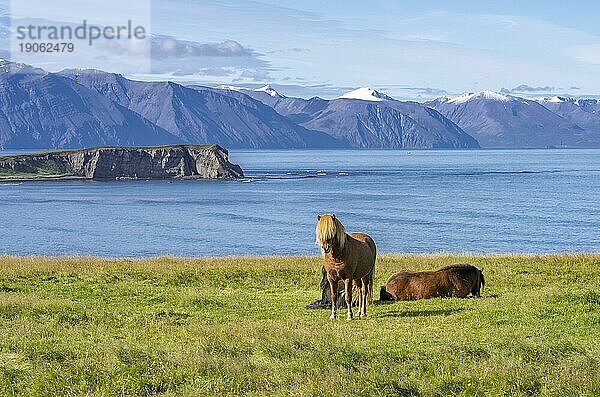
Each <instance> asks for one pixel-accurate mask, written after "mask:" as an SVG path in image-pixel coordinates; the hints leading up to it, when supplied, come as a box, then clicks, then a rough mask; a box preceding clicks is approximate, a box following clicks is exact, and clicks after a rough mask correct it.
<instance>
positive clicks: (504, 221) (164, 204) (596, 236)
mask: <svg viewBox="0 0 600 397" xmlns="http://www.w3.org/2000/svg"><path fill="white" fill-rule="evenodd" d="M230 160H231V161H232V162H233V163H236V164H239V165H240V166H241V167H242V168H243V169H244V171H245V173H246V177H247V178H246V179H245V180H243V181H202V180H194V181H190V180H187V181H177V180H171V181H166V180H165V181H145V180H136V181H110V182H100V181H36V182H17V183H0V255H29V254H35V255H64V254H75V255H100V256H110V257H140V256H156V255H176V256H221V255H318V254H319V250H318V248H317V247H316V246H315V243H314V240H315V237H314V228H315V224H316V217H317V214H323V213H335V214H336V215H337V216H338V218H339V219H340V220H341V221H342V222H343V223H344V225H345V226H346V229H347V231H348V232H353V231H357V232H365V233H368V234H370V235H371V236H372V237H373V238H374V240H375V242H376V243H377V247H378V250H379V252H389V253H425V252H441V251H443V252H474V253H490V252H498V253H504V252H533V253H549V252H572V251H585V252H599V251H600V205H599V202H600V150H433V151H424V150H419V151H406V150H402V151H396V150H331V151H329V150H290V151H286V150H278V151H264V150H263V151H231V152H230Z"/></svg>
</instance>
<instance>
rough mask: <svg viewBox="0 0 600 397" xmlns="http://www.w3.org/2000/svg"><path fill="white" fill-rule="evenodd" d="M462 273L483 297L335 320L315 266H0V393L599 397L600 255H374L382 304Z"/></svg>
mask: <svg viewBox="0 0 600 397" xmlns="http://www.w3.org/2000/svg"><path fill="white" fill-rule="evenodd" d="M463 261H467V262H469V263H472V264H473V265H475V266H477V267H480V268H483V269H484V275H485V277H486V288H485V289H484V290H483V295H482V298H480V299H431V300H423V301H415V302H397V303H392V304H378V302H377V301H375V302H374V304H373V305H371V306H370V307H369V310H370V312H369V315H368V317H367V318H365V319H360V318H357V319H355V320H354V321H352V322H348V321H346V320H345V314H344V313H343V312H342V313H341V316H340V319H338V320H337V321H335V322H333V321H331V320H329V312H328V311H325V310H306V309H305V308H304V307H305V305H306V304H308V303H310V302H312V301H313V300H315V299H317V298H319V297H320V291H318V283H319V281H320V266H321V259H320V258H316V257H315V258H241V259H240V258H216V259H173V258H158V259H148V260H133V261H132V260H105V259H97V258H56V259H52V258H12V257H3V258H0V395H1V396H11V395H23V396H75V395H88V396H100V395H112V396H121V395H124V396H128V395H136V396H138V395H139V396H144V395H164V396H210V395H215V396H240V395H250V396H259V395H282V396H355V395H356V396H371V395H373V396H538V395H539V396H600V255H558V256H476V257H470V256H466V257H465V256H444V255H436V256H382V257H380V258H379V259H378V261H377V268H376V284H375V287H376V291H377V292H378V291H379V288H378V287H379V285H381V284H383V283H384V281H385V279H386V278H387V277H388V276H389V275H390V274H392V273H394V272H396V271H398V270H400V269H405V268H411V269H436V268H439V267H441V266H443V265H447V264H451V263H457V262H463ZM377 298H378V296H376V297H375V299H376V300H377Z"/></svg>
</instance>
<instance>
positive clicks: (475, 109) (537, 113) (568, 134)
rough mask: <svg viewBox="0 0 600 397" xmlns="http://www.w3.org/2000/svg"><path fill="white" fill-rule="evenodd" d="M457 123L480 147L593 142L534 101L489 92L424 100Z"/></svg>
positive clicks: (569, 123) (580, 144) (531, 146)
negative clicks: (429, 100)
mask: <svg viewBox="0 0 600 397" xmlns="http://www.w3.org/2000/svg"><path fill="white" fill-rule="evenodd" d="M426 105H427V106H429V107H431V108H433V109H435V110H437V111H439V112H440V113H442V114H443V115H444V116H446V117H447V118H449V119H450V120H452V121H454V122H455V123H456V124H458V125H459V126H460V127H461V128H462V129H463V130H464V131H466V132H467V133H468V134H470V135H471V136H473V137H474V138H475V139H477V141H478V142H479V144H480V145H481V147H484V148H544V147H548V146H557V147H558V146H570V147H587V146H588V145H593V146H595V145H597V143H595V140H593V139H590V137H589V134H587V133H586V132H585V131H584V128H582V127H581V126H579V125H577V124H575V123H574V122H572V121H570V120H568V119H565V118H563V117H561V116H560V115H558V114H556V113H555V112H553V111H552V110H550V109H548V108H547V107H545V106H543V105H542V104H540V103H539V102H537V101H533V100H529V99H524V98H519V97H515V96H511V95H504V94H500V93H496V92H492V91H482V92H478V93H468V94H463V95H460V96H457V97H453V98H450V97H442V98H438V99H436V100H433V101H431V102H427V103H426Z"/></svg>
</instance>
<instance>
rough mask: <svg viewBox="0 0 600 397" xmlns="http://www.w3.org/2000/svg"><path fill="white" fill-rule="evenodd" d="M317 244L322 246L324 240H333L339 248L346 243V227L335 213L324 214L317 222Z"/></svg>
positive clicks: (342, 247)
mask: <svg viewBox="0 0 600 397" xmlns="http://www.w3.org/2000/svg"><path fill="white" fill-rule="evenodd" d="M316 232H317V245H318V246H322V242H323V241H325V240H328V241H330V240H335V241H336V242H337V243H338V245H339V247H340V249H344V244H346V229H345V228H344V225H342V222H340V221H339V219H337V218H336V217H335V215H330V214H325V215H323V216H321V218H320V219H319V221H318V222H317V229H316Z"/></svg>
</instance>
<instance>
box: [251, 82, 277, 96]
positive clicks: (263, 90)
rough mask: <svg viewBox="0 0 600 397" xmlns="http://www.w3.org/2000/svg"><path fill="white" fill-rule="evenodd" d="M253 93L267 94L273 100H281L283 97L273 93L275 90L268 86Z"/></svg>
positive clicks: (275, 92)
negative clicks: (273, 98)
mask: <svg viewBox="0 0 600 397" xmlns="http://www.w3.org/2000/svg"><path fill="white" fill-rule="evenodd" d="M254 91H255V92H266V93H267V94H269V95H270V96H272V97H275V98H282V97H283V95H280V94H279V93H278V92H277V91H275V88H273V87H271V86H270V85H269V84H267V85H265V86H264V87H260V88H257V89H255V90H254Z"/></svg>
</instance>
